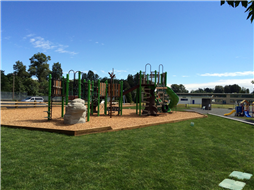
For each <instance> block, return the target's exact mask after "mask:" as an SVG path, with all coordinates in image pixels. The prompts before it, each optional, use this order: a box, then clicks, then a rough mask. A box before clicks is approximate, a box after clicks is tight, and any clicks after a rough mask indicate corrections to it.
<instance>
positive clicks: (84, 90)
mask: <svg viewBox="0 0 254 190" xmlns="http://www.w3.org/2000/svg"><path fill="white" fill-rule="evenodd" d="M85 83H86V79H84V86H83V97H84V100H85V99H86V96H85V93H86V86H85Z"/></svg>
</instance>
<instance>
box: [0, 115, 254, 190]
mask: <svg viewBox="0 0 254 190" xmlns="http://www.w3.org/2000/svg"><path fill="white" fill-rule="evenodd" d="M155 119H156V117H155ZM190 122H194V123H195V125H194V126H193V127H191V126H190ZM1 133H2V144H1V148H2V155H1V156H2V159H1V164H2V165H1V168H2V172H1V174H2V176H1V180H2V182H1V186H2V189H50V190H51V189H61V190H62V189H68V190H69V189H74V190H77V189H85V190H87V189H89V190H90V189H96V190H98V189H108V190H113V189H121V190H122V189H135V190H136V189H137V190H140V189H160V190H161V189H167V190H168V189H170V190H171V189H183V190H188V189H190V190H194V189H209V190H211V189H218V190H222V188H220V187H219V186H218V184H219V183H220V182H221V181H222V180H224V179H225V178H229V177H228V176H229V174H230V173H231V172H232V171H242V172H247V173H251V174H254V171H253V163H254V157H253V155H254V154H253V153H254V149H253V144H254V138H253V134H254V127H253V126H251V125H247V124H243V123H240V122H236V121H232V120H227V119H224V118H220V117H216V116H212V115H209V116H208V118H203V119H194V120H189V121H182V122H178V123H171V124H165V125H158V126H151V127H146V128H140V129H135V130H126V131H118V132H109V133H98V134H90V135H85V136H80V137H72V136H65V135H60V134H54V133H47V132H39V131H29V130H24V129H11V128H7V127H1ZM244 182H246V184H247V185H246V186H245V187H244V190H251V189H254V177H252V178H251V179H250V180H245V181H244Z"/></svg>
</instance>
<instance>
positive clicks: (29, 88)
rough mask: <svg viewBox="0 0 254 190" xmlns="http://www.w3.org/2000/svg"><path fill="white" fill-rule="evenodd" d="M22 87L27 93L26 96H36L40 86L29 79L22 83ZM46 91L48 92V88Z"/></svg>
mask: <svg viewBox="0 0 254 190" xmlns="http://www.w3.org/2000/svg"><path fill="white" fill-rule="evenodd" d="M24 86H25V88H26V89H25V91H26V92H27V94H28V95H30V96H36V95H39V94H40V93H39V86H40V84H39V82H38V81H36V80H33V79H31V78H27V79H26V80H25V81H24ZM46 90H48V87H47V88H46ZM46 94H47V93H46ZM43 95H44V94H43Z"/></svg>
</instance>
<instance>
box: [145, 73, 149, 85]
mask: <svg viewBox="0 0 254 190" xmlns="http://www.w3.org/2000/svg"><path fill="white" fill-rule="evenodd" d="M146 83H147V84H149V74H147V75H146Z"/></svg>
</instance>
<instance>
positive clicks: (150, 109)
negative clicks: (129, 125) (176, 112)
mask: <svg viewBox="0 0 254 190" xmlns="http://www.w3.org/2000/svg"><path fill="white" fill-rule="evenodd" d="M147 65H149V66H150V74H148V73H146V66H147ZM160 67H162V72H161V73H160ZM137 75H138V76H139V84H137V85H136V86H134V87H132V88H130V89H129V90H126V91H125V92H124V93H123V95H126V94H128V93H129V92H132V91H133V90H136V114H139V115H147V116H148V115H152V116H157V115H158V112H168V113H172V112H171V109H172V108H173V107H175V106H176V105H177V103H178V101H179V98H178V96H177V95H176V94H175V93H174V91H173V90H172V89H171V88H169V87H167V72H165V73H164V72H163V65H162V64H160V65H159V71H158V73H157V71H156V70H155V71H154V72H152V71H151V65H150V64H149V63H148V64H146V65H145V71H144V72H142V71H140V72H139V73H137ZM142 89H144V98H143V103H145V104H146V105H145V108H144V109H143V110H142V109H141V107H142V105H141V104H142V102H141V95H142Z"/></svg>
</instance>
